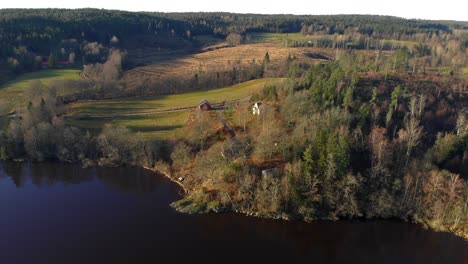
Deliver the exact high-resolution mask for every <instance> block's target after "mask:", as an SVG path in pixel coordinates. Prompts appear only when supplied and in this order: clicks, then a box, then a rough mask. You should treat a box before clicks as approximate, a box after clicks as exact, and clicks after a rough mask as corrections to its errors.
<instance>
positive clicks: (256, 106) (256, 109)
mask: <svg viewBox="0 0 468 264" xmlns="http://www.w3.org/2000/svg"><path fill="white" fill-rule="evenodd" d="M261 106H262V103H261V102H256V103H255V104H254V105H253V106H252V114H253V115H260V108H261Z"/></svg>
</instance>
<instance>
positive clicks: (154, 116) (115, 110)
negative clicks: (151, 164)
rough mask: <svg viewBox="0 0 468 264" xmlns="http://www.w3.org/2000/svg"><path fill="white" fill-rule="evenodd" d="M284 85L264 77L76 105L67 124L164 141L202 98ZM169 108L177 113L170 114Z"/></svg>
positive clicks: (230, 97)
mask: <svg viewBox="0 0 468 264" xmlns="http://www.w3.org/2000/svg"><path fill="white" fill-rule="evenodd" d="M283 82H284V79H282V78H265V79H259V80H252V81H248V82H244V83H240V84H237V85H233V86H230V87H226V88H221V89H215V90H208V91H199V92H192V93H185V94H176V95H169V96H162V97H156V98H151V99H135V98H133V99H132V98H129V99H121V100H103V101H95V102H82V103H76V104H73V105H71V106H70V110H69V113H68V115H67V118H66V123H67V125H71V126H75V127H78V128H81V129H83V130H89V131H90V132H91V133H93V134H97V133H99V132H100V131H101V129H102V127H103V126H104V125H105V124H107V123H111V124H114V125H122V126H126V127H128V128H129V129H131V130H132V131H135V132H136V131H139V132H141V133H142V135H143V136H144V137H145V138H160V139H167V138H171V137H172V136H173V135H174V134H175V132H176V130H177V129H178V128H181V127H183V126H184V124H185V123H186V121H187V118H188V115H189V111H191V110H192V109H194V108H195V107H196V106H197V104H198V103H199V102H200V101H201V100H203V99H207V100H209V101H210V102H211V103H213V104H216V103H222V102H229V101H234V100H239V99H244V98H248V97H249V96H251V95H252V94H253V93H258V92H260V91H261V90H262V89H263V87H264V86H265V85H272V84H280V83H283ZM171 109H180V111H174V112H172V111H171ZM158 111H168V112H158Z"/></svg>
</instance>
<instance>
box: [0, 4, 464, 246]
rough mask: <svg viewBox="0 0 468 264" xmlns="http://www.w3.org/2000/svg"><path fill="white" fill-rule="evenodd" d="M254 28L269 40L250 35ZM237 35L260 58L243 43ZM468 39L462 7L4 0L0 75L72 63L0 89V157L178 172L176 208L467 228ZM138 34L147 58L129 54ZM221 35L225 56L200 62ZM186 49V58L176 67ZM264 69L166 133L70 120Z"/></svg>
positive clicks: (138, 46) (136, 47) (217, 47)
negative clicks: (30, 5) (431, 15)
mask: <svg viewBox="0 0 468 264" xmlns="http://www.w3.org/2000/svg"><path fill="white" fill-rule="evenodd" d="M265 34H266V35H265ZM207 36H208V37H207ZM265 36H267V37H270V38H271V39H274V41H273V42H271V43H268V45H267V44H264V43H263V44H258V43H257V42H258V41H260V42H261V41H268V40H263V39H262V38H261V37H264V38H265V39H266V37H265ZM207 40H209V41H207ZM208 42H209V43H208ZM211 42H214V45H212V43H211ZM243 47H248V48H251V49H258V50H257V51H258V53H259V54H261V55H260V58H259V56H257V57H255V58H254V57H253V55H252V54H253V52H251V50H248V49H246V50H243V54H247V55H245V57H240V56H238V55H237V54H238V53H239V52H240V50H241V49H242V48H243ZM467 48H468V22H457V21H424V20H407V19H402V18H396V17H385V16H367V15H366V16H365V15H339V16H293V15H250V14H230V13H151V12H142V13H131V12H123V11H113V10H97V9H77V10H62V9H43V10H24V9H18V10H0V83H3V82H6V81H8V80H11V79H13V78H14V77H15V76H21V74H24V73H26V72H35V71H41V70H42V69H43V68H44V67H46V68H50V69H55V68H58V67H59V65H60V64H59V62H63V61H66V62H67V65H70V67H72V68H74V69H79V70H80V78H79V79H75V80H58V81H54V82H52V83H50V84H47V85H45V84H44V83H42V82H40V81H33V82H32V83H31V84H30V85H29V87H28V88H26V89H24V90H22V91H21V98H22V101H21V102H22V103H19V104H18V105H16V106H15V107H13V108H11V109H10V108H8V107H7V106H6V105H7V99H5V98H0V160H17V161H21V160H29V161H34V162H41V161H48V160H54V161H60V162H69V163H81V164H83V165H84V166H94V165H100V166H145V167H149V168H153V169H155V170H157V171H160V172H163V173H165V174H166V175H168V176H169V177H170V178H171V179H173V180H174V181H178V182H180V183H181V184H182V185H183V186H184V189H185V190H186V191H187V192H186V195H185V197H184V198H183V199H182V200H180V201H177V202H175V203H174V207H176V208H177V209H178V210H179V211H182V212H187V213H203V212H221V211H236V212H242V213H246V214H249V215H255V216H260V217H272V218H283V219H300V220H305V221H312V220H317V219H333V220H336V219H351V218H359V219H362V218H368V219H376V218H377V219H381V218H384V219H388V218H396V219H402V220H405V221H413V222H418V223H422V224H424V225H426V226H429V227H431V228H434V229H437V230H445V231H449V232H452V233H455V234H458V235H460V236H463V237H465V238H467V237H468V183H467V180H468V148H467V146H468V100H467V96H468V90H467V84H468V78H467V72H468V71H467V69H468V58H467V57H468V51H467ZM142 50H143V53H144V54H146V53H145V52H147V53H151V52H154V53H155V54H156V55H155V58H156V59H155V61H154V62H144V63H143V62H141V61H139V60H141V59H139V58H137V56H136V55H135V54H138V52H141V51H142ZM225 50H228V51H229V52H230V54H231V55H232V54H233V55H232V57H229V58H228V59H226V60H223V61H221V60H220V62H219V63H213V64H209V61H210V60H214V59H218V58H215V57H216V56H218V57H222V58H225V57H227V56H226V55H225V54H224V53H221V52H223V51H225ZM210 54H214V55H210ZM219 54H223V55H219ZM190 56H192V57H190ZM196 56H207V57H202V58H201V59H200V58H199V57H196ZM210 56H212V57H210ZM249 56H251V57H249ZM187 58H189V59H192V60H193V61H195V62H192V61H190V60H189V59H187ZM183 59H186V60H187V61H183V62H184V63H186V64H189V63H192V64H191V67H190V68H183V67H181V68H177V67H179V66H180V65H184V64H183V63H180V62H181V60H183ZM196 59H198V60H196ZM171 62H174V64H170V63H171ZM202 62H203V63H204V64H202ZM158 63H159V64H158ZM164 63H168V64H167V65H165V64H164ZM44 65H46V66H44ZM155 65H156V66H155ZM161 65H162V66H161ZM67 67H68V66H67ZM152 67H153V68H152ZM157 67H161V68H157ZM161 69H162V70H161ZM174 69H175V70H174ZM170 70H174V71H178V72H170V74H167V75H164V72H165V71H170ZM151 71H153V72H151ZM148 72H150V73H151V74H150V73H148ZM160 72H162V73H160ZM148 76H149V77H148ZM263 78H273V79H274V78H276V79H281V80H282V81H281V82H275V83H268V82H266V83H265V85H264V87H262V89H261V90H260V91H257V92H252V94H251V96H250V97H249V99H248V100H247V101H242V100H239V101H237V102H236V103H232V104H225V105H223V107H222V109H220V110H216V111H199V110H192V111H190V112H189V118H188V120H187V121H186V122H185V124H184V127H183V128H181V129H180V131H179V132H178V133H174V136H173V137H171V138H170V139H162V138H150V139H149V138H147V137H145V136H143V135H142V133H140V131H135V130H134V129H131V128H128V127H123V126H115V125H112V124H105V125H104V126H103V127H102V130H100V131H98V132H97V133H96V132H93V131H89V130H88V129H86V127H74V126H72V125H70V123H68V122H69V121H68V120H69V119H70V118H71V117H73V114H70V112H72V111H70V109H73V107H74V104H79V103H80V102H92V103H93V102H95V103H96V104H99V102H101V101H100V100H104V99H105V100H113V99H116V98H127V99H128V98H130V99H135V98H153V97H157V96H163V95H170V94H175V93H179V94H184V93H187V92H189V91H197V92H203V91H207V90H214V89H217V88H222V87H226V86H229V85H233V84H241V83H244V82H246V81H249V80H254V79H263ZM0 92H1V89H0ZM239 99H241V98H239ZM257 102H259V103H260V108H259V109H260V110H259V113H258V114H255V113H252V106H253V104H254V103H257ZM86 120H88V119H84V122H86ZM220 120H221V121H220Z"/></svg>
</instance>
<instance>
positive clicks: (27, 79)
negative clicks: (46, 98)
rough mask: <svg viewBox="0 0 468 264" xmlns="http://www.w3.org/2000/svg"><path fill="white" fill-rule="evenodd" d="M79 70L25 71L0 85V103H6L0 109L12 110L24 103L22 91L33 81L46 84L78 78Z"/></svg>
mask: <svg viewBox="0 0 468 264" xmlns="http://www.w3.org/2000/svg"><path fill="white" fill-rule="evenodd" d="M79 73H80V71H79V70H75V69H59V70H51V69H48V70H41V71H37V72H31V73H25V74H22V75H20V76H19V77H18V78H16V79H14V80H11V81H9V82H6V83H4V84H2V85H0V99H1V100H0V101H1V102H0V103H2V104H6V106H4V107H1V108H0V109H1V111H3V113H0V114H5V112H10V111H12V110H13V109H14V108H15V107H17V106H22V105H24V104H25V102H23V98H22V96H23V91H24V90H25V89H26V88H28V87H29V86H30V85H31V83H33V82H34V81H39V82H41V83H42V84H43V85H45V86H48V85H49V84H50V83H51V82H53V81H57V80H65V79H79V78H80V75H79Z"/></svg>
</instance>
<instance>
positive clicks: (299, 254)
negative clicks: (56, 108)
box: [0, 163, 468, 264]
mask: <svg viewBox="0 0 468 264" xmlns="http://www.w3.org/2000/svg"><path fill="white" fill-rule="evenodd" d="M179 192H180V189H179V187H178V186H177V185H176V184H174V183H172V182H170V181H169V180H168V179H167V178H165V177H163V176H161V175H158V174H155V173H154V172H151V171H148V170H145V169H142V168H101V167H94V168H86V169H84V168H81V166H79V165H65V164H56V163H44V164H27V163H25V164H21V163H0V263H2V264H10V263H14V264H16V263H251V262H255V263H306V262H307V263H324V262H325V263H350V262H353V263H369V262H378V263H415V262H416V263H467V262H468V242H466V241H464V240H463V239H461V238H459V237H456V236H454V235H451V234H448V233H441V232H434V231H430V230H426V229H424V228H422V227H420V226H418V225H414V224H409V223H403V222H398V221H339V222H329V221H317V222H314V223H304V222H298V221H297V222H295V221H283V220H268V219H258V218H253V217H247V216H243V215H240V214H234V213H226V214H206V215H186V214H180V213H177V212H176V211H175V210H174V209H173V208H171V207H170V206H169V204H170V203H171V202H173V201H175V200H177V199H179V198H180V197H181V196H180V193H179Z"/></svg>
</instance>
